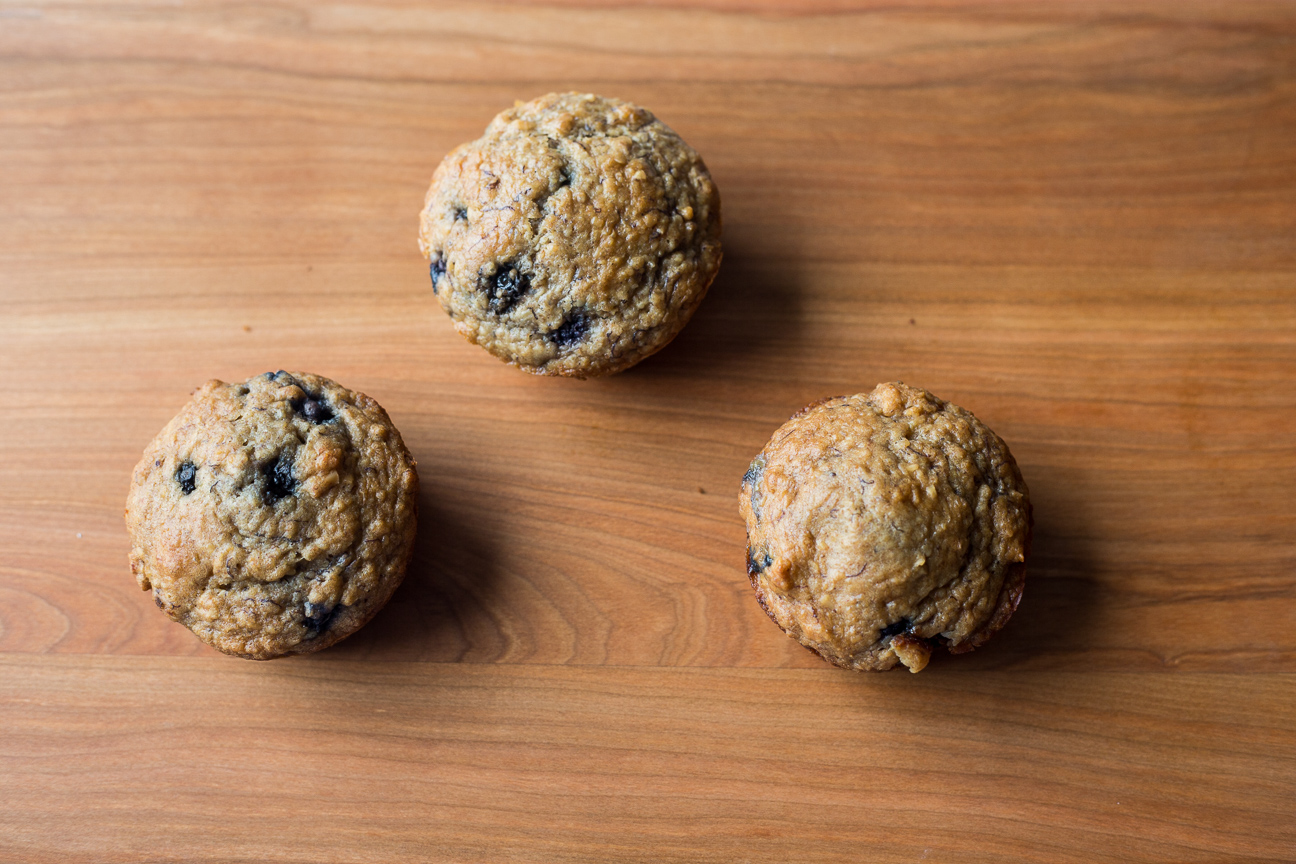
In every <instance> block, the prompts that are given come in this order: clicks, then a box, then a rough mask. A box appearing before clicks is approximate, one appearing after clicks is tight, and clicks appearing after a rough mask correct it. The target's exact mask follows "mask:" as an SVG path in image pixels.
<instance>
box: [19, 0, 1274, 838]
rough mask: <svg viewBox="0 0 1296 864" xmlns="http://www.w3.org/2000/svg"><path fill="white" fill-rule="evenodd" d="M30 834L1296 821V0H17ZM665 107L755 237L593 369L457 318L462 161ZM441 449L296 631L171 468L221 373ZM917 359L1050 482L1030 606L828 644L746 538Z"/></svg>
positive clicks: (961, 828) (1037, 831)
mask: <svg viewBox="0 0 1296 864" xmlns="http://www.w3.org/2000/svg"><path fill="white" fill-rule="evenodd" d="M0 70H3V72H2V74H0V372H2V373H3V374H2V375H0V405H3V409H0V417H2V418H3V421H4V422H3V423H0V478H2V482H0V729H2V730H3V734H0V860H4V861H22V862H38V861H39V862H44V861H50V862H80V861H85V862H91V861H93V862H103V861H121V862H136V861H164V860H165V861H211V862H217V861H219V862H230V861H246V862H271V861H273V862H320V861H338V862H359V861H374V862H396V861H464V862H470V861H471V862H477V861H481V862H498V861H536V862H554V861H582V862H613V861H630V860H638V861H659V862H699V861H770V862H784V861H807V862H821V861H822V862H829V861H850V862H858V861H868V862H875V861H876V862H886V861H950V862H966V861H993V862H1013V861H1038V862H1059V861H1074V862H1085V864H1089V862H1097V861H1241V860H1248V861H1261V860H1265V861H1291V860H1296V5H1294V4H1290V3H1288V4H1279V3H1271V4H1262V3H1246V2H1223V0H1221V2H1174V3H1169V2H1166V3H1143V2H1136V0H1131V2H1112V3H1084V2H1076V3H1067V4H1042V3H990V2H986V3H972V2H942V3H917V2H907V0H905V2H854V0H800V2H797V0H709V2H705V3H683V2H678V3H670V4H661V5H647V4H636V3H618V2H612V0H598V2H594V0H591V2H583V0H550V2H518V3H514V4H512V5H491V4H485V3H477V2H460V3H437V4H421V5H414V4H404V3H399V2H392V3H387V4H384V5H381V6H361V5H341V4H329V3H320V4H308V3H305V2H296V0H284V2H279V3H276V4H274V5H262V4H258V3H237V4H234V3H230V4H226V3H217V2H208V3H194V4H174V3H168V2H130V0H127V2H124V3H117V4H94V3H79V2H66V3H55V2H51V3H47V4H40V3H26V2H18V3H4V4H2V5H0ZM559 89H579V90H589V91H594V92H598V93H603V94H606V95H611V96H618V97H621V98H626V99H630V100H633V101H635V102H639V103H641V104H643V105H646V106H649V107H650V108H652V109H653V110H654V111H655V112H656V113H657V114H658V115H659V116H660V117H661V118H662V119H663V120H664V121H665V122H666V123H668V124H669V125H671V126H672V127H673V128H675V129H676V130H677V131H679V132H680V133H681V134H682V135H683V136H684V138H685V139H686V140H688V141H689V142H690V143H692V144H693V145H694V146H695V147H696V148H697V149H698V150H699V151H700V152H701V153H702V154H703V155H704V157H705V158H706V160H707V162H708V164H709V165H710V168H711V170H712V172H713V174H714V177H715V179H716V182H717V184H718V186H719V188H720V190H721V193H722V196H723V200H724V222H725V229H724V230H725V234H724V242H725V250H726V257H725V263H724V268H723V272H722V273H721V275H720V277H719V279H718V280H717V282H716V283H715V285H714V287H713V288H712V291H711V294H710V296H709V297H708V298H707V300H706V302H705V303H704V304H703V306H702V307H701V309H700V311H699V312H698V314H697V316H696V318H695V319H694V320H693V322H692V323H691V324H690V325H689V327H688V328H687V329H686V330H685V331H684V333H683V334H682V335H681V336H680V337H679V338H678V339H677V340H676V341H675V343H674V344H672V345H671V346H670V347H669V348H667V349H666V350H664V351H662V352H661V353H660V354H659V355H657V356H656V357H653V358H652V359H650V360H648V361H647V362H645V363H643V364H642V365H641V366H639V367H637V368H635V369H633V370H631V371H629V372H627V373H625V374H622V375H619V376H615V377H613V378H610V379H607V380H599V381H585V382H582V381H566V380H540V379H536V378H533V377H530V376H527V375H524V374H521V373H519V372H517V371H515V370H513V369H510V368H507V367H506V366H504V365H503V364H501V363H499V362H498V361H496V360H494V359H493V358H491V357H490V356H488V355H487V354H486V353H485V352H483V351H481V350H480V349H478V348H476V347H474V346H472V345H469V344H467V343H466V342H464V341H463V340H462V339H461V338H460V337H459V336H457V335H456V334H455V333H454V331H453V330H452V329H451V326H450V323H449V321H448V319H447V318H446V317H445V316H444V314H442V313H441V311H440V309H439V308H438V307H437V306H436V304H435V301H434V299H433V297H432V295H431V292H430V290H429V287H430V286H429V283H428V277H427V267H426V264H425V262H424V261H423V260H422V259H421V258H420V257H419V254H418V250H417V246H416V242H415V235H416V227H417V215H418V211H419V207H420V205H421V202H422V197H423V193H424V190H425V188H426V184H427V181H428V178H429V177H430V175H431V173H432V171H433V169H434V168H435V167H436V165H437V163H438V162H439V161H440V159H441V157H442V156H443V155H444V154H445V153H446V152H447V151H448V150H449V149H450V148H451V147H453V146H454V145H456V144H458V143H460V142H463V141H466V140H469V139H472V138H475V137H477V136H478V135H479V134H480V133H481V131H482V129H483V128H484V127H485V125H486V124H487V122H488V121H489V120H490V118H491V117H492V116H493V115H494V114H495V113H497V112H498V111H500V110H502V109H503V108H505V107H508V106H509V105H511V104H512V103H513V101H514V100H515V99H519V98H531V97H534V96H536V95H539V94H542V93H545V92H547V91H551V90H559ZM280 368H284V369H305V370H309V371H314V372H318V373H320V374H323V375H327V376H329V377H332V378H335V379H337V380H338V381H341V382H343V383H344V384H345V385H346V386H349V387H352V388H356V389H359V390H363V391H364V392H366V393H369V394H370V395H372V396H374V397H375V398H377V399H378V400H379V401H380V402H381V403H382V404H383V405H384V406H385V407H386V408H387V409H388V410H389V412H390V413H391V415H392V417H393V419H394V420H395V422H396V424H397V425H398V427H399V428H400V430H401V431H402V433H403V434H404V437H405V440H406V442H407V443H408V444H409V446H410V448H411V450H412V451H413V453H414V455H415V456H416V457H417V459H418V462H419V470H420V474H421V476H422V480H423V488H424V492H423V497H422V499H421V507H422V516H421V521H420V530H419V540H418V548H417V552H416V557H415V561H414V564H413V566H412V569H411V572H410V574H409V577H408V579H407V580H406V582H405V585H404V586H403V587H402V588H401V589H400V591H399V592H398V593H397V594H396V596H395V598H394V600H393V601H392V603H391V604H390V606H389V607H388V608H387V609H386V610H385V611H383V612H382V613H381V614H380V615H379V616H378V617H377V618H376V619H375V620H374V621H373V622H372V623H371V624H370V625H369V626H368V628H366V629H365V630H364V631H362V632H361V633H359V634H358V635H356V636H355V637H353V638H351V639H350V640H348V641H347V642H345V643H343V644H341V645H339V646H338V647H336V648H334V649H331V650H328V651H326V652H323V653H322V654H320V655H318V656H313V657H308V658H299V659H292V660H284V661H278V662H274V663H268V664H258V663H251V662H246V661H241V660H236V659H231V658H227V657H224V656H220V655H217V654H215V653H214V652H212V651H210V650H208V649H207V648H205V647H204V646H203V645H202V644H200V643H199V642H198V641H197V640H196V639H194V638H193V637H192V636H191V635H190V634H189V633H188V632H187V631H185V630H184V629H183V628H181V627H180V626H178V625H176V624H173V623H171V622H170V621H169V620H167V619H166V618H165V617H164V616H162V615H161V614H159V613H158V612H157V610H156V609H154V608H153V604H152V602H151V600H150V598H149V596H148V595H147V594H145V593H143V592H141V591H139V590H138V589H137V588H136V587H135V584H134V582H133V580H132V579H131V576H130V573H129V571H128V568H127V565H126V552H127V548H128V542H127V537H126V532H125V528H124V526H123V522H122V506H123V501H124V498H125V495H126V487H127V483H128V478H129V475H130V471H131V468H132V466H133V465H134V463H135V461H136V460H137V459H138V458H139V454H140V452H141V451H142V449H143V447H144V445H145V444H146V443H147V442H148V441H149V440H150V438H152V436H153V435H154V434H156V432H157V431H158V430H159V429H160V428H161V427H162V425H163V424H164V423H165V422H166V421H167V419H169V418H170V417H171V416H172V415H173V414H174V413H175V412H176V411H177V410H178V409H179V408H180V406H181V405H182V404H184V402H185V401H186V399H187V398H188V394H189V392H190V391H191V390H192V389H194V388H195V387H196V386H198V385H200V384H201V383H203V382H204V381H206V380H208V379H209V378H222V379H224V380H230V381H232V380H241V379H243V378H246V377H248V376H251V375H254V374H258V373H261V372H264V371H266V370H273V369H280ZM897 379H899V380H904V381H906V382H909V383H911V384H915V385H919V386H922V387H926V388H928V389H930V390H932V391H933V392H935V393H937V394H938V395H940V396H942V397H943V398H946V399H949V400H951V401H954V402H956V403H957V404H960V405H963V406H965V407H967V408H969V409H970V410H972V411H974V412H975V413H976V414H977V415H978V416H979V417H981V418H982V419H983V420H985V421H986V422H987V423H988V424H989V425H990V426H991V427H992V428H993V429H995V430H996V431H997V432H998V433H999V434H1000V435H1001V436H1002V437H1003V438H1005V439H1006V440H1007V442H1008V443H1009V445H1010V446H1011V447H1012V450H1013V452H1014V453H1015V454H1016V456H1017V458H1018V461H1019V462H1020V464H1021V467H1022V470H1023V472H1024V474H1025V477H1026V480H1027V482H1028V483H1029V485H1030V488H1031V491H1032V495H1033V499H1034V502H1035V514H1036V534H1035V536H1036V541H1035V553H1034V556H1033V560H1032V562H1031V576H1030V580H1029V582H1028V584H1027V590H1026V595H1025V599H1024V601H1023V603H1022V605H1021V608H1020V609H1019V610H1018V613H1017V616H1016V617H1015V618H1014V619H1013V620H1012V622H1011V624H1010V625H1009V626H1008V628H1007V629H1006V630H1005V631H1004V632H1003V633H1002V634H1000V635H999V636H998V637H997V638H996V639H995V640H994V641H993V642H991V643H990V644H989V645H988V646H986V647H985V648H984V649H982V650H980V651H978V652H976V653H975V654H973V655H969V656H966V657H957V658H952V657H948V656H938V657H937V658H935V660H934V661H933V662H932V664H931V666H930V667H929V668H928V669H927V670H926V671H924V672H923V673H921V674H920V675H911V674H908V673H906V672H904V671H902V670H896V671H893V672H892V673H887V674H878V675H861V674H852V673H848V672H843V671H840V670H836V669H832V668H830V667H828V666H827V665H825V664H824V663H822V662H821V661H819V660H818V659H817V658H815V657H813V656H812V655H810V654H809V653H807V652H806V651H804V650H803V649H801V648H800V647H798V646H797V645H796V644H794V643H793V642H791V641H790V640H789V639H787V638H785V637H784V636H782V635H781V634H780V633H779V632H778V630H777V628H775V627H774V625H773V624H771V623H770V622H769V621H768V620H767V619H766V618H765V616H764V614H763V613H762V612H761V610H760V608H759V607H758V606H757V604H756V603H755V601H754V600H753V598H752V596H751V589H750V587H749V586H748V584H747V580H746V577H745V574H744V572H743V562H744V535H743V526H742V523H741V521H740V519H739V517H738V512H737V503H736V500H737V495H738V484H739V480H740V478H741V476H742V474H743V471H744V469H745V467H746V465H747V462H748V461H749V460H750V458H751V457H752V456H753V455H754V454H755V453H756V452H757V451H758V450H759V449H760V448H761V446H762V445H763V443H764V442H765V440H766V439H767V438H768V437H769V435H770V434H771V433H772V432H773V431H774V429H776V428H777V427H778V426H779V424H780V423H782V422H783V421H784V420H785V419H786V418H787V417H788V416H789V415H790V414H792V413H793V412H794V411H796V410H797V409H798V408H800V407H801V406H802V405H804V404H806V403H807V402H810V401H813V400H816V399H818V398H821V397H823V396H828V395H834V394H843V393H854V392H859V391H863V390H868V389H871V388H872V387H873V386H874V385H875V384H877V383H878V382H879V381H889V380H897Z"/></svg>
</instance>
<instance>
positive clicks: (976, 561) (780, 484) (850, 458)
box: [739, 383, 1031, 672]
mask: <svg viewBox="0 0 1296 864" xmlns="http://www.w3.org/2000/svg"><path fill="white" fill-rule="evenodd" d="M739 507H740V510H741V512H742V515H743V518H744V519H745V520H746V522H747V544H748V548H747V559H748V564H747V570H748V574H749V575H750V577H751V583H752V587H753V588H754V589H755V591H756V598H757V600H759V601H760V604H761V606H762V607H763V608H764V609H765V611H766V613H767V614H768V615H769V617H770V618H772V619H773V620H774V622H775V623H776V624H778V625H779V627H781V628H782V629H783V630H784V632H786V633H787V634H788V635H789V636H791V637H792V638H794V639H797V640H798V641H800V642H801V644H803V645H805V646H806V647H808V648H810V649H811V650H813V651H815V652H817V653H818V654H819V655H821V656H822V657H823V658H824V659H826V660H828V661H829V662H831V663H833V664H835V665H837V666H842V667H845V668H849V669H860V670H883V669H889V668H891V667H893V666H895V665H896V664H897V663H898V662H899V663H903V664H904V665H906V666H908V667H909V669H910V670H911V671H914V672H917V671H919V670H921V669H922V668H923V667H924V666H926V665H927V661H928V659H929V657H930V654H931V649H932V647H934V646H937V645H944V646H946V647H947V648H948V649H949V650H950V651H951V652H952V653H962V652H965V651H971V650H972V649H973V648H976V647H977V646H979V645H981V644H982V643H984V642H985V641H986V640H987V639H989V638H990V636H991V635H993V634H994V633H995V632H996V631H998V630H999V629H1000V628H1001V627H1003V626H1004V624H1005V623H1007V621H1008V618H1009V617H1010V616H1011V615H1012V613H1013V610H1014V609H1016V607H1017V603H1018V601H1019V600H1020V599H1021V594H1022V588H1023V585H1024V582H1025V578H1026V556H1027V555H1028V553H1029V551H1030V537H1031V507H1030V498H1029V493H1028V492H1027V489H1026V484H1025V482H1024V481H1023V480H1022V476H1021V472H1020V471H1018V469H1017V463H1016V462H1014V461H1013V458H1012V454H1011V453H1009V452H1008V447H1007V445H1005V444H1004V442H1003V441H1002V440H1000V438H999V437H998V436H997V435H995V434H994V433H993V432H992V431H990V430H989V429H988V428H986V426H985V425H984V424H983V423H981V422H980V421H979V420H977V418H976V417H974V416H972V414H971V413H969V412H968V411H965V410H963V409H962V408H959V407H958V406H956V405H951V404H950V403H948V402H943V401H941V400H940V399H937V398H936V397H935V396H933V395H932V394H930V393H928V392H927V391H925V390H920V389H917V388H913V387H908V386H906V385H904V384H901V383H893V384H879V385H878V386H877V388H876V389H874V390H873V392H872V393H867V394H860V395H856V396H841V397H836V398H832V399H825V400H824V401H822V402H818V403H816V404H814V405H811V406H809V407H807V408H805V409H804V410H802V411H801V412H800V413H798V414H797V415H795V416H794V417H793V418H792V419H791V420H789V421H788V422H787V423H786V424H784V425H783V426H782V427H781V428H780V429H779V430H778V431H777V432H775V433H774V436H773V437H772V438H771V439H770V441H769V443H768V444H767V445H766V446H765V449H764V450H763V451H762V452H761V454H760V455H759V456H757V457H756V459H755V461H753V462H752V464H751V467H750V468H749V469H748V471H747V474H746V476H745V477H743V484H742V494H741V496H740V498H739Z"/></svg>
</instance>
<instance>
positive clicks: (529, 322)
mask: <svg viewBox="0 0 1296 864" xmlns="http://www.w3.org/2000/svg"><path fill="white" fill-rule="evenodd" d="M419 246H420V248H421V249H422V251H423V254H424V256H425V257H427V258H428V259H429V261H430V262H431V276H432V291H433V292H434V293H435V294H436V297H437V299H438V300H439V301H440V303H441V306H442V308H443V309H444V310H445V311H446V313H447V314H449V316H450V318H451V319H452V320H453V321H454V326H455V329H456V330H458V331H459V332H460V333H461V334H463V335H464V336H465V337H466V338H467V339H468V340H469V341H470V342H475V343H477V344H478V345H480V346H482V347H483V348H485V349H486V350H487V351H489V352H491V353H492V354H494V355H495V356H496V357H499V358H500V359H502V360H505V361H506V362H508V363H511V364H513V365H514V366H517V367H519V368H521V369H524V370H526V371H527V372H533V373H536V374H541V375H563V376H568V377H573V378H588V377H594V376H598V375H607V374H610V373H613V372H619V371H621V370H623V369H626V368H628V367H630V366H633V365H634V364H635V363H638V362H639V361H640V360H642V359H644V358H645V357H647V356H648V355H650V354H652V353H654V352H655V351H658V350H659V349H661V348H662V347H663V346H665V345H666V344H667V343H668V342H670V341H671V339H673V338H675V335H676V334H677V333H678V332H679V331H680V329H681V328H682V327H683V326H684V325H685V324H686V323H688V320H689V318H690V317H691V316H692V315H693V312H694V310H695V309H697V306H698V304H699V303H701V302H702V298H703V297H704V296H705V295H706V292H707V288H708V287H710V285H711V281H712V279H714V278H715V275H716V272H717V271H718V270H719V269H720V258H721V250H720V196H719V193H718V192H717V191H716V187H715V184H714V183H713V182H711V175H710V174H709V173H708V172H707V168H706V165H704V164H703V162H702V159H701V158H700V157H699V156H698V154H697V153H696V152H695V151H694V150H693V148H691V147H689V145H688V144H686V143H684V141H683V139H681V138H680V137H679V136H678V135H676V134H675V133H674V132H673V131H671V130H670V129H669V128H668V127H667V126H666V125H665V124H663V123H662V122H661V121H660V120H658V119H657V118H656V117H654V116H653V115H652V114H651V113H650V112H648V111H646V110H645V109H643V108H640V107H638V106H636V105H632V104H630V103H628V102H621V101H619V100H616V99H604V98H601V97H599V96H594V95H591V94H580V93H551V94H549V95H548V96H542V97H540V98H539V99H536V100H534V101H532V102H528V103H526V104H518V105H517V106H516V107H514V108H511V109H509V110H507V111H505V112H504V113H502V114H500V115H499V116H498V117H496V118H495V119H494V120H493V121H492V122H491V124H490V126H488V127H487V129H486V134H485V135H483V136H482V137H481V138H479V139H478V140H476V141H473V142H471V143H468V144H464V145H462V146H460V147H458V148H457V149H455V150H454V151H452V152H451V153H450V154H449V155H448V156H446V157H445V160H444V161H443V162H442V163H441V165H440V167H438V168H437V170H436V173H435V174H434V175H433V177H432V185H431V188H429V189H428V193H427V199H426V202H425V204H424V207H423V212H422V217H421V220H420V231H419Z"/></svg>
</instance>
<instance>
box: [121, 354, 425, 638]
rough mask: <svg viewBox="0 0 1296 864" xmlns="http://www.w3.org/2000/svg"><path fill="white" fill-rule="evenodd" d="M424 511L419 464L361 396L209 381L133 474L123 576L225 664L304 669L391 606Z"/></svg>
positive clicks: (315, 379)
mask: <svg viewBox="0 0 1296 864" xmlns="http://www.w3.org/2000/svg"><path fill="white" fill-rule="evenodd" d="M417 508H418V475H417V474H416V473H415V466H414V460H413V458H411V457H410V454H409V451H408V450H406V449H405V444H404V443H403V442H402V441H401V436H400V433H399V432H397V431H396V427H394V426H393V425H392V423H391V420H389V419H388V417H387V413H386V412H385V411H383V409H382V407H381V406H379V405H378V403H377V402H375V401H374V400H372V399H370V398H369V397H368V396H365V395H364V394H363V393H355V392H352V391H350V390H347V389H345V388H343V387H341V386H339V385H337V384H336V383H334V382H332V381H330V380H329V379H327V378H321V377H319V376H317V375H308V374H305V373H302V372H291V373H290V372H283V371H280V372H267V373H266V374H265V375H261V376H258V377H256V378H251V379H249V380H248V381H246V382H244V383H242V384H226V383H224V382H223V381H209V382H207V383H206V384H205V385H203V386H202V387H201V388H199V389H198V390H197V391H196V392H195V393H194V395H193V398H192V399H191V400H190V401H189V404H188V405H186V406H185V407H184V409H183V410H182V411H181V412H180V413H179V414H178V415H176V417H175V418H174V419H172V421H171V422H170V423H168V424H167V425H166V428H165V429H163V430H162V432H161V433H159V434H158V436H157V438H155V439H153V443H151V444H150V445H149V446H148V448H147V449H145V451H144V458H143V459H141V460H140V463H139V464H138V465H137V466H135V474H134V477H133V478H132V480H131V488H130V494H129V496H128V497H127V499H126V525H127V528H128V529H129V530H130V536H131V551H130V563H131V572H132V573H134V575H135V579H136V580H137V581H138V582H139V586H140V587H141V588H143V589H144V590H146V591H149V590H151V591H152V592H153V599H154V601H155V602H156V603H157V605H158V607H159V608H161V609H162V611H164V612H166V614H167V615H169V616H171V617H172V618H173V619H175V620H176V621H179V622H180V623H181V624H183V625H185V626H186V627H188V628H189V629H190V630H192V631H193V632H194V634H195V635H196V636H197V637H198V638H199V639H201V640H202V641H204V642H206V643H207V644H208V645H211V646H212V647H213V648H216V649H217V650H219V651H223V652H225V653H226V654H234V655H237V656H239V657H248V658H251V659H255V660H268V659H270V658H273V657H280V656H283V655H286V654H305V653H308V652H311V651H318V650H320V649H321V648H326V647H328V646H329V645H332V644H333V643H334V642H337V641H338V640H340V639H343V638H345V637H347V636H349V635H350V634H352V633H354V632H355V631H356V630H358V629H359V628H360V627H361V626H363V625H364V623H365V622H366V621H368V620H369V619H370V618H372V617H373V615H374V613H376V612H377V611H378V610H379V609H381V608H382V606H383V604H385V603H386V602H387V600H388V598H390V597H391V595H392V592H393V591H395V590H396V586H398V585H399V584H400V582H401V579H403V578H404V576H405V566H406V564H407V563H408V562H409V558H410V552H411V551H412V548H413V545H414V529H415V519H416V512H417Z"/></svg>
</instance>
